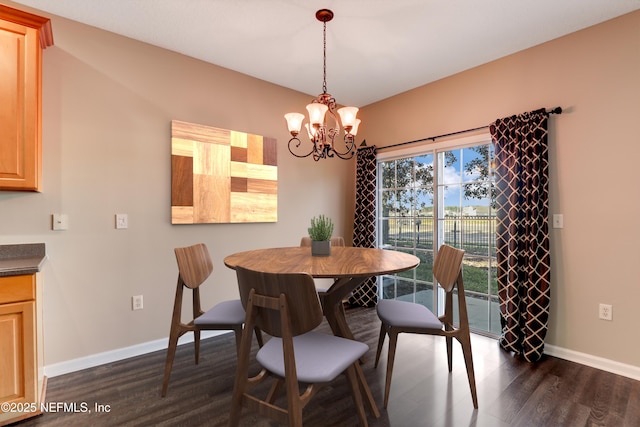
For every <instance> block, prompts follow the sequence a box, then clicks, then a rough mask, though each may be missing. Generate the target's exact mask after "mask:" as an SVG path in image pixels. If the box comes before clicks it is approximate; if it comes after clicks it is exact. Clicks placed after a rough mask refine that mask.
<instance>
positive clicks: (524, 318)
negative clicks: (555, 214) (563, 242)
mask: <svg viewBox="0 0 640 427" xmlns="http://www.w3.org/2000/svg"><path fill="white" fill-rule="evenodd" d="M547 118H548V114H547V113H546V111H545V110H544V109H540V110H537V111H532V112H530V113H525V114H521V115H519V116H512V117H507V118H504V119H498V120H496V121H495V123H493V124H492V125H491V126H490V132H491V137H492V139H493V142H494V144H495V152H496V172H495V173H496V176H495V180H496V190H497V192H496V194H497V197H496V203H497V212H496V216H497V225H496V227H497V229H496V249H497V261H498V294H499V298H500V314H501V323H502V337H501V339H500V345H501V346H502V348H504V349H505V350H508V351H513V352H515V353H516V354H521V355H522V356H523V357H524V358H525V360H527V361H529V362H535V361H537V360H539V359H540V357H542V352H543V349H544V337H545V335H546V333H547V320H548V317H549V301H550V289H549V282H550V280H549V279H550V254H549V230H548V210H549V209H548V208H549V206H548V182H549V175H548V172H549V164H548V160H547V157H548V148H547Z"/></svg>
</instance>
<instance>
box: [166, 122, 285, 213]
mask: <svg viewBox="0 0 640 427" xmlns="http://www.w3.org/2000/svg"><path fill="white" fill-rule="evenodd" d="M277 220H278V166H277V152H276V140H275V139H274V138H267V137H263V136H260V135H252V134H247V133H243V132H237V131H232V130H226V129H218V128H214V127H209V126H203V125H198V124H193V123H187V122H181V121H177V120H172V121H171V223H172V224H211V223H242V222H277Z"/></svg>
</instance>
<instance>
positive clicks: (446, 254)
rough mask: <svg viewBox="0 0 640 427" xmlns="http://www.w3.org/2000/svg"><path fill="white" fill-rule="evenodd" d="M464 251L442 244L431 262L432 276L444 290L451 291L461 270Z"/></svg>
mask: <svg viewBox="0 0 640 427" xmlns="http://www.w3.org/2000/svg"><path fill="white" fill-rule="evenodd" d="M463 257H464V251H463V250H462V249H456V248H454V247H451V246H449V245H442V246H440V249H438V254H437V255H436V259H435V260H434V262H433V277H434V278H435V279H436V280H437V281H438V283H439V284H440V286H441V287H442V289H444V290H445V292H447V293H448V292H451V291H452V290H453V287H454V285H455V284H456V282H457V281H458V278H459V277H460V273H461V271H462V258H463Z"/></svg>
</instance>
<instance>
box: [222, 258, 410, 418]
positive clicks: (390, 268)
mask: <svg viewBox="0 0 640 427" xmlns="http://www.w3.org/2000/svg"><path fill="white" fill-rule="evenodd" d="M224 264H225V265H226V266H227V267H229V268H232V269H235V268H236V266H241V267H243V268H247V269H250V270H255V271H261V272H264V273H308V274H310V275H311V276H312V277H315V278H332V279H334V282H333V284H332V285H331V287H330V288H329V289H327V290H326V291H324V292H319V294H318V296H319V297H320V302H321V303H322V309H323V312H324V315H325V317H326V319H327V322H328V323H329V326H330V327H331V330H332V331H333V333H334V334H335V335H338V336H341V337H344V338H349V339H354V337H353V333H352V332H351V329H350V328H349V325H348V323H347V320H346V315H345V311H344V305H343V304H342V301H343V300H344V298H345V297H347V296H348V295H349V294H350V293H351V292H353V291H354V290H355V289H356V288H357V287H358V286H360V285H361V284H362V283H364V282H365V281H366V280H367V279H368V278H370V277H375V276H380V275H383V274H393V273H398V272H401V271H405V270H410V269H412V268H415V267H417V266H418V264H420V260H419V259H418V257H416V256H414V255H411V254H408V253H404V252H398V251H392V250H387V249H377V248H354V247H349V246H335V247H332V248H331V255H329V256H323V257H321V256H312V255H311V248H310V247H299V246H296V247H287V248H268V249H255V250H251V251H246V252H238V253H235V254H233V255H229V256H228V257H226V258H225V259H224ZM358 377H359V378H360V384H361V388H362V390H363V392H364V394H365V396H366V399H365V400H366V401H367V403H368V406H369V408H370V409H371V411H372V412H373V414H374V415H375V416H376V418H377V417H379V416H380V412H379V411H378V408H377V406H376V405H375V402H374V401H373V396H372V395H371V390H370V389H369V386H368V385H367V383H366V381H365V379H364V374H362V372H361V371H360V370H359V372H358Z"/></svg>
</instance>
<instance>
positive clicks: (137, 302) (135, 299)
mask: <svg viewBox="0 0 640 427" xmlns="http://www.w3.org/2000/svg"><path fill="white" fill-rule="evenodd" d="M142 307H143V305H142V295H134V296H132V297H131V310H142Z"/></svg>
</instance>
